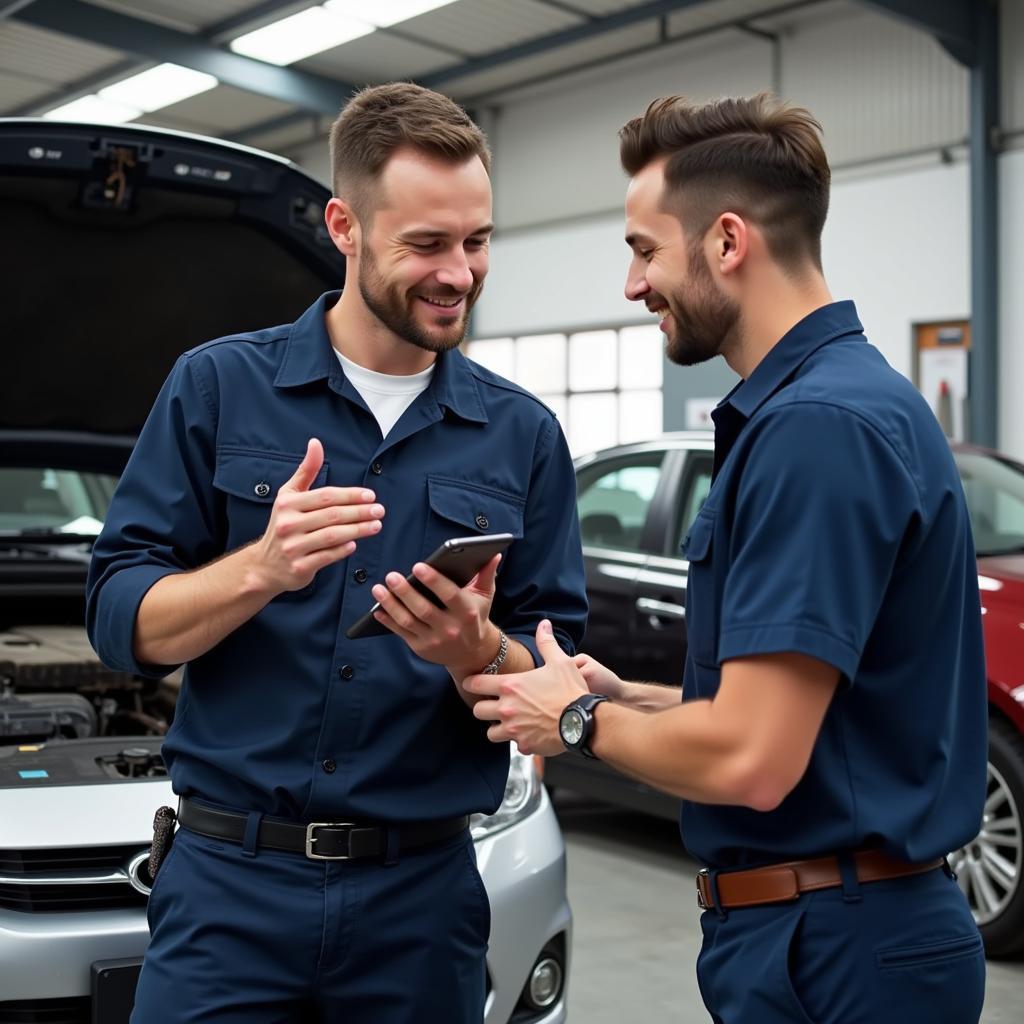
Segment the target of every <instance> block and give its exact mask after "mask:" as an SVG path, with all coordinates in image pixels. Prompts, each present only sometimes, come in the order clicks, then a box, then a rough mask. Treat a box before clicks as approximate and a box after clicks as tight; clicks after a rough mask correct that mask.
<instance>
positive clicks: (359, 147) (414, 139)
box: [331, 82, 491, 217]
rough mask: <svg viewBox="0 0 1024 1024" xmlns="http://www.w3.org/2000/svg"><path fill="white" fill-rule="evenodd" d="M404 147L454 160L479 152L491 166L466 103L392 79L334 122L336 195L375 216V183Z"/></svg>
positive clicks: (354, 101)
mask: <svg viewBox="0 0 1024 1024" xmlns="http://www.w3.org/2000/svg"><path fill="white" fill-rule="evenodd" d="M402 147H410V148H413V149H416V150H419V151H420V152H421V153H424V154H426V155H427V156H433V157H437V158H440V159H441V160H446V161H448V162H450V163H452V164H462V163H465V162H466V161H467V160H470V159H471V158H472V157H474V156H478V157H479V158H480V160H481V161H482V162H483V165H484V168H485V169H486V170H487V173H488V174H490V171H491V153H490V150H489V149H488V148H487V140H486V138H484V134H483V132H482V131H480V129H479V128H478V127H477V126H476V125H475V124H474V123H473V121H472V120H471V119H470V117H469V115H468V114H467V113H466V112H465V111H464V110H463V109H462V107H460V106H459V105H458V104H457V103H455V102H454V101H452V100H451V99H449V98H448V97H447V96H442V95H441V94H440V93H437V92H433V91H432V90H430V89H424V88H423V87H422V86H420V85H413V84H412V83H411V82H390V83H388V84H387V85H375V86H371V87H370V88H367V89H361V90H360V91H359V92H357V93H356V94H355V95H354V96H353V97H352V98H351V99H350V100H349V101H348V103H346V104H345V106H344V108H343V109H342V111H341V113H340V114H339V115H338V117H337V120H336V121H335V122H334V124H333V125H332V126H331V181H332V186H333V189H334V194H335V195H336V196H337V197H338V198H339V199H344V200H345V201H346V202H347V203H349V205H350V206H352V208H353V209H354V210H355V211H356V214H357V215H358V216H360V217H367V216H369V215H370V214H371V213H372V209H373V205H374V204H373V190H374V185H375V184H376V183H377V181H378V179H379V178H380V175H381V173H382V171H383V170H384V165H385V164H386V163H387V162H388V160H389V159H390V158H391V156H392V154H394V152H395V151H396V150H398V149H401V148H402Z"/></svg>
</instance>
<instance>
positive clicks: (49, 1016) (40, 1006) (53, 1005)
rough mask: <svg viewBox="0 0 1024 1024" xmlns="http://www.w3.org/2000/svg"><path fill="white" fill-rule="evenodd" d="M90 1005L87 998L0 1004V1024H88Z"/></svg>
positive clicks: (90, 1011)
mask: <svg viewBox="0 0 1024 1024" xmlns="http://www.w3.org/2000/svg"><path fill="white" fill-rule="evenodd" d="M90 1004H91V1000H90V999H89V997H88V996H79V997H76V998H73V999H16V1000H14V1001H13V1002H11V1001H9V1002H0V1024H90V1021H91V1019H92V1010H91V1005H90Z"/></svg>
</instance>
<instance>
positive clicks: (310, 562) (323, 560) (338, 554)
mask: <svg viewBox="0 0 1024 1024" xmlns="http://www.w3.org/2000/svg"><path fill="white" fill-rule="evenodd" d="M355 549H356V545H355V542H354V541H349V542H348V543H347V544H337V545H335V546H334V547H330V548H321V549H320V550H319V551H316V552H314V553H313V554H311V555H308V556H307V557H306V558H300V559H299V560H298V561H296V562H295V563H294V566H293V568H294V570H295V571H296V572H297V573H299V575H305V574H306V573H307V572H312V573H318V572H319V571H320V570H321V569H323V568H325V567H326V566H328V565H333V564H334V563H335V562H340V561H341V560H342V559H343V558H348V556H349V555H351V554H352V552H353V551H355Z"/></svg>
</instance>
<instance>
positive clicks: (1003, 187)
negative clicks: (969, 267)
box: [999, 151, 1024, 462]
mask: <svg viewBox="0 0 1024 1024" xmlns="http://www.w3.org/2000/svg"><path fill="white" fill-rule="evenodd" d="M999 176H1000V182H999V185H1000V189H999V194H1000V201H1001V203H1002V208H1001V211H1000V212H1001V216H1000V218H999V220H1000V232H1001V234H1000V239H999V241H1000V254H999V447H1000V448H1002V449H1003V451H1005V452H1007V453H1008V454H1010V455H1013V456H1014V457H1015V458H1018V459H1020V460H1021V461H1022V462H1024V286H1022V282H1024V237H1022V227H1024V152H1019V151H1018V152H1015V153H1007V154H1006V155H1004V156H1003V157H1002V158H1001V159H1000V161H999Z"/></svg>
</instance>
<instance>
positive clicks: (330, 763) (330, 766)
mask: <svg viewBox="0 0 1024 1024" xmlns="http://www.w3.org/2000/svg"><path fill="white" fill-rule="evenodd" d="M320 767H321V768H323V770H324V771H325V772H327V774H328V775H333V774H334V772H335V769H336V768H337V767H338V763H337V762H336V761H335V760H334V758H333V757H329V758H327V760H326V761H324V763H323V764H322V765H320Z"/></svg>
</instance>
